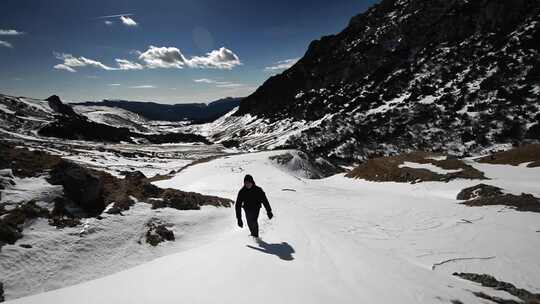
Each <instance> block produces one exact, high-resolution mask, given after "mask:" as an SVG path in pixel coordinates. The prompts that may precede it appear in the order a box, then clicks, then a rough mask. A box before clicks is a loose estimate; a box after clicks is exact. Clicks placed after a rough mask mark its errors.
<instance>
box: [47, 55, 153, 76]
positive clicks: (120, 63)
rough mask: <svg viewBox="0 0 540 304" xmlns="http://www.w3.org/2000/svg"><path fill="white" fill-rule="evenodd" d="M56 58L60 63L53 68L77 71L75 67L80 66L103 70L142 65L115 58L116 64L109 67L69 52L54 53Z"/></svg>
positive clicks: (131, 68) (141, 67)
mask: <svg viewBox="0 0 540 304" xmlns="http://www.w3.org/2000/svg"><path fill="white" fill-rule="evenodd" d="M54 55H55V57H56V59H58V60H62V61H63V62H62V63H59V64H57V65H55V66H54V67H53V68H55V69H57V70H65V71H68V72H72V73H75V72H77V70H76V68H80V67H86V66H90V67H94V68H98V69H102V70H105V71H115V70H123V71H125V70H142V69H143V68H144V67H143V66H142V65H141V64H140V63H136V62H132V61H129V60H127V59H115V61H116V64H117V66H116V67H111V66H108V65H106V64H103V63H101V62H99V61H97V60H93V59H89V58H86V57H82V56H81V57H74V56H73V55H71V54H64V53H54Z"/></svg>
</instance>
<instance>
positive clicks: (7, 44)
mask: <svg viewBox="0 0 540 304" xmlns="http://www.w3.org/2000/svg"><path fill="white" fill-rule="evenodd" d="M0 46H3V47H7V48H12V47H13V45H12V44H11V43H9V42H7V41H4V40H0Z"/></svg>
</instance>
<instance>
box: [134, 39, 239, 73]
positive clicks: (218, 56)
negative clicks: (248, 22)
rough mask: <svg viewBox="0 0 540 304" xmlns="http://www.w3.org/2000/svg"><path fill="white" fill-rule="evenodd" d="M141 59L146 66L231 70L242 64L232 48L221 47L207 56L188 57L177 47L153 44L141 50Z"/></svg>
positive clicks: (152, 67)
mask: <svg viewBox="0 0 540 304" xmlns="http://www.w3.org/2000/svg"><path fill="white" fill-rule="evenodd" d="M139 59H140V60H142V61H143V62H145V63H146V66H147V67H149V68H151V69H154V68H177V69H182V68H184V67H190V68H211V69H227V70H230V69H232V68H233V67H235V66H238V65H241V64H242V63H241V62H240V58H238V56H237V55H236V54H235V53H234V52H233V51H231V50H229V49H227V48H225V47H221V48H220V49H219V50H213V51H211V52H210V53H207V54H206V56H194V57H191V58H186V57H185V56H184V54H182V52H181V51H180V50H179V49H178V48H175V47H157V46H153V45H151V46H150V47H149V48H148V50H146V51H145V52H141V53H140V55H139Z"/></svg>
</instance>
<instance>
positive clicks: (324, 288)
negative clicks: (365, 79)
mask: <svg viewBox="0 0 540 304" xmlns="http://www.w3.org/2000/svg"><path fill="white" fill-rule="evenodd" d="M279 153H282V152H280V151H272V152H259V153H250V154H243V155H234V156H226V157H222V158H219V159H215V160H212V161H209V162H206V163H201V164H197V165H194V166H191V167H188V168H186V169H185V170H183V171H181V172H179V173H178V174H177V175H176V176H175V177H173V178H172V179H170V180H163V181H158V182H155V184H156V185H158V186H160V187H171V188H178V189H182V190H186V191H197V192H201V193H205V194H211V195H218V196H223V197H228V198H232V199H234V198H235V197H236V193H237V191H238V190H239V188H240V187H241V183H242V179H243V176H244V174H247V173H249V174H252V175H253V176H254V178H255V181H256V182H257V184H259V185H260V186H261V187H262V188H263V189H264V190H265V192H266V194H267V196H268V198H269V200H270V203H271V205H272V207H273V209H274V214H275V217H274V219H272V220H268V219H267V218H266V216H265V214H264V212H261V218H260V223H261V237H262V240H263V242H261V243H257V242H255V241H254V240H252V239H250V237H249V236H248V232H247V229H246V228H244V229H243V230H241V229H240V228H237V227H236V226H235V224H236V222H235V219H234V212H233V209H232V208H231V209H221V211H220V212H217V213H215V215H216V217H217V218H214V221H217V222H216V223H219V229H214V230H212V229H205V230H204V234H202V233H198V232H197V231H194V232H193V233H192V234H191V235H190V238H191V239H196V238H197V236H198V235H206V237H205V240H206V241H205V242H199V243H194V242H191V243H190V244H193V246H186V247H184V248H178V250H177V252H176V253H174V254H170V255H167V256H164V257H161V258H157V259H155V260H153V261H150V262H148V263H145V264H142V265H139V266H136V267H133V268H130V269H127V270H124V271H120V272H117V273H115V274H112V275H109V276H106V277H103V278H99V279H96V280H93V281H88V282H85V283H81V284H78V285H74V286H70V287H67V288H62V289H57V290H53V291H49V292H45V293H41V294H37V295H34V296H30V297H26V298H20V299H16V300H14V301H12V302H10V303H40V304H42V303H55V304H59V303H74V302H76V303H130V304H131V303H253V302H256V303H460V302H452V301H461V302H462V303H491V302H489V301H487V300H482V299H480V298H477V297H476V296H475V295H473V293H472V292H474V291H483V292H485V293H487V294H490V295H493V296H500V297H503V298H508V299H515V300H516V298H514V297H512V296H510V295H509V294H506V293H505V292H502V291H495V290H492V289H488V288H484V287H481V286H480V285H477V284H475V283H471V282H469V281H465V280H462V279H460V278H458V277H456V276H453V275H452V273H453V272H456V271H457V272H474V273H486V274H490V275H493V276H495V277H496V278H497V279H499V280H501V281H506V282H510V283H513V284H515V285H516V286H517V287H521V288H525V289H528V290H529V291H531V292H536V293H538V292H540V284H539V282H540V262H538V251H539V249H540V233H539V231H540V214H538V213H532V212H518V211H514V210H512V209H508V208H504V207H502V206H491V207H467V206H464V205H461V204H459V201H457V200H456V194H457V193H458V192H459V191H460V190H461V189H463V188H465V187H469V186H472V185H475V184H478V183H480V181H474V180H455V181H452V182H449V183H442V182H424V183H417V184H398V183H375V182H367V181H363V180H354V179H349V178H346V177H344V176H343V174H338V175H335V176H332V177H329V178H325V179H320V180H308V179H303V178H300V177H297V176H295V175H294V174H293V173H292V172H289V171H287V170H285V169H283V168H281V167H278V166H277V165H276V164H275V163H273V162H271V161H270V160H269V159H268V157H269V156H271V155H275V154H279ZM473 165H474V166H475V167H476V168H478V169H480V170H482V171H483V172H485V174H486V176H488V177H489V178H491V179H490V180H486V181H481V182H483V183H486V184H493V185H497V186H499V187H501V188H503V189H505V190H507V191H510V192H515V193H518V194H519V193H521V192H527V193H531V194H533V195H535V196H540V186H539V184H538V180H540V168H526V167H522V166H515V167H513V166H506V165H487V164H477V163H473ZM284 189H285V190H284ZM292 190H294V191H292ZM134 212H135V211H134ZM179 216H180V215H179ZM200 220H204V217H203V216H201V218H200ZM214 227H215V226H214ZM209 231H214V232H209ZM212 233H215V234H214V235H211V234H212ZM176 242H182V240H181V239H179V240H177V241H176ZM21 263H24V261H21Z"/></svg>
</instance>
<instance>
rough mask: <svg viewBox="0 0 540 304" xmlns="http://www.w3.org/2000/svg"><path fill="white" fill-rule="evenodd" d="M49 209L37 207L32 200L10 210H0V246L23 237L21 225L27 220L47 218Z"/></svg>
mask: <svg viewBox="0 0 540 304" xmlns="http://www.w3.org/2000/svg"><path fill="white" fill-rule="evenodd" d="M48 216H49V211H48V210H47V209H45V208H42V207H39V206H38V205H36V203H35V202H34V201H29V202H27V203H23V204H20V205H19V206H17V207H15V208H13V209H12V210H9V211H6V210H2V211H1V212H0V248H1V247H2V246H3V245H5V244H15V242H16V241H17V240H18V239H20V238H22V237H23V234H22V231H23V225H24V223H25V222H26V221H27V220H31V219H35V218H38V217H43V218H47V217H48Z"/></svg>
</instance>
